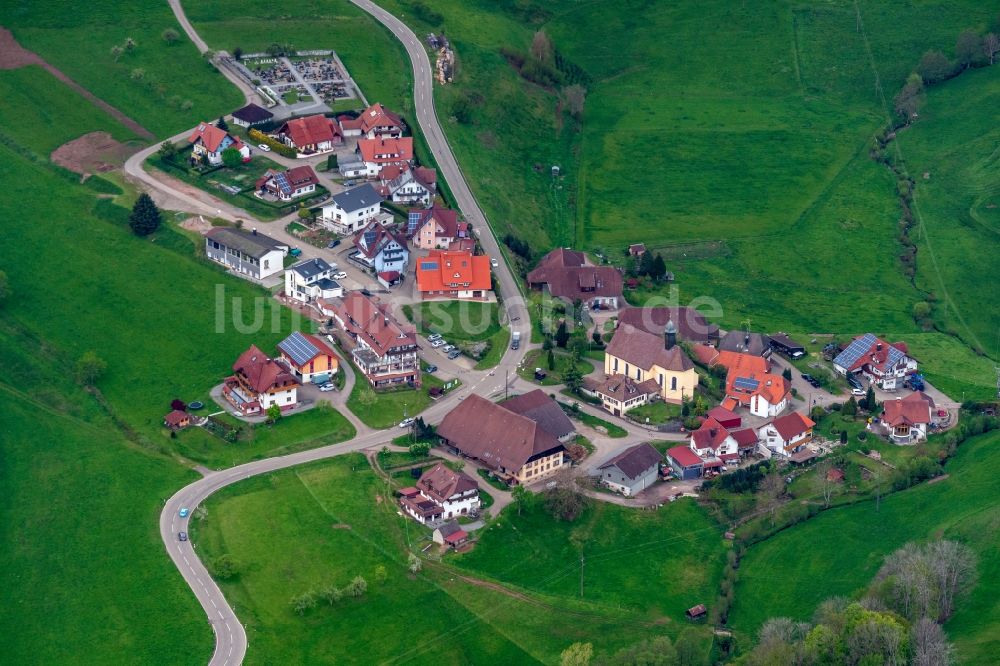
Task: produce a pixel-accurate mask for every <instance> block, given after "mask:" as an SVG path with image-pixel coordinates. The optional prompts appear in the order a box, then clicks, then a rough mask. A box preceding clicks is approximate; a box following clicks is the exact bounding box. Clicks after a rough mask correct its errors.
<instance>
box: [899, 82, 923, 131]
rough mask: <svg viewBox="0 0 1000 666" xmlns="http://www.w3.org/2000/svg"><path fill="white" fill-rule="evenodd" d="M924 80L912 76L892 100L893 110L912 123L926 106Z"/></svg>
mask: <svg viewBox="0 0 1000 666" xmlns="http://www.w3.org/2000/svg"><path fill="white" fill-rule="evenodd" d="M924 99H925V97H924V80H923V79H921V78H920V75H919V74H910V77H909V78H908V79H906V84H905V85H904V86H903V88H902V89H901V90H900V91H899V92H898V93H896V96H895V97H894V98H893V100H892V104H893V108H894V109H895V110H896V113H898V114H899V115H900V116H901V117H903V118H904V119H906V122H910V118H911V117H913V115H914V114H916V113H917V111H919V110H920V107H921V106H923V104H924Z"/></svg>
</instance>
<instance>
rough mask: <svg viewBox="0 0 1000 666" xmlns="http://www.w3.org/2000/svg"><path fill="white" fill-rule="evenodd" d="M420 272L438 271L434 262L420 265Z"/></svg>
mask: <svg viewBox="0 0 1000 666" xmlns="http://www.w3.org/2000/svg"><path fill="white" fill-rule="evenodd" d="M420 270H423V271H436V270H438V264H437V262H436V261H425V262H423V263H421V264H420Z"/></svg>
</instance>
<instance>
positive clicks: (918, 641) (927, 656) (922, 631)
mask: <svg viewBox="0 0 1000 666" xmlns="http://www.w3.org/2000/svg"><path fill="white" fill-rule="evenodd" d="M910 646H911V648H912V650H913V658H912V661H911V662H910V663H912V664H913V666H949V664H951V663H952V648H951V644H950V643H948V639H947V637H946V636H945V635H944V630H943V629H942V628H941V625H939V624H938V623H937V622H935V621H934V620H932V619H930V618H927V617H922V618H920V619H919V620H917V622H916V623H915V624H914V625H913V628H912V629H911V630H910Z"/></svg>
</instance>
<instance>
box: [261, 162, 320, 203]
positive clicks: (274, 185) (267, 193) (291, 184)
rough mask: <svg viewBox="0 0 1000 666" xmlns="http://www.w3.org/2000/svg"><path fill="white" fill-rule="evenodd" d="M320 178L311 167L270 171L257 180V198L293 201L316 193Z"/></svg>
mask: <svg viewBox="0 0 1000 666" xmlns="http://www.w3.org/2000/svg"><path fill="white" fill-rule="evenodd" d="M317 185H319V178H317V177H316V173H315V172H314V171H313V170H312V167H311V166H298V167H292V168H291V169H289V170H288V171H276V170H274V169H268V170H267V171H265V172H264V175H263V176H261V177H260V178H258V179H257V183H256V189H257V196H258V197H260V198H262V199H269V198H270V199H277V200H278V201H291V200H292V199H297V198H298V197H304V196H305V195H307V194H312V193H313V192H315V191H316V186H317Z"/></svg>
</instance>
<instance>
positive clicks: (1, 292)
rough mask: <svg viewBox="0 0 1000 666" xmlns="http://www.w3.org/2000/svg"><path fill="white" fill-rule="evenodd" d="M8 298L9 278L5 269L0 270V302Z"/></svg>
mask: <svg viewBox="0 0 1000 666" xmlns="http://www.w3.org/2000/svg"><path fill="white" fill-rule="evenodd" d="M8 298H10V279H9V278H8V277H7V273H6V272H5V271H0V303H3V302H4V301H6V300H7V299H8Z"/></svg>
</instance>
